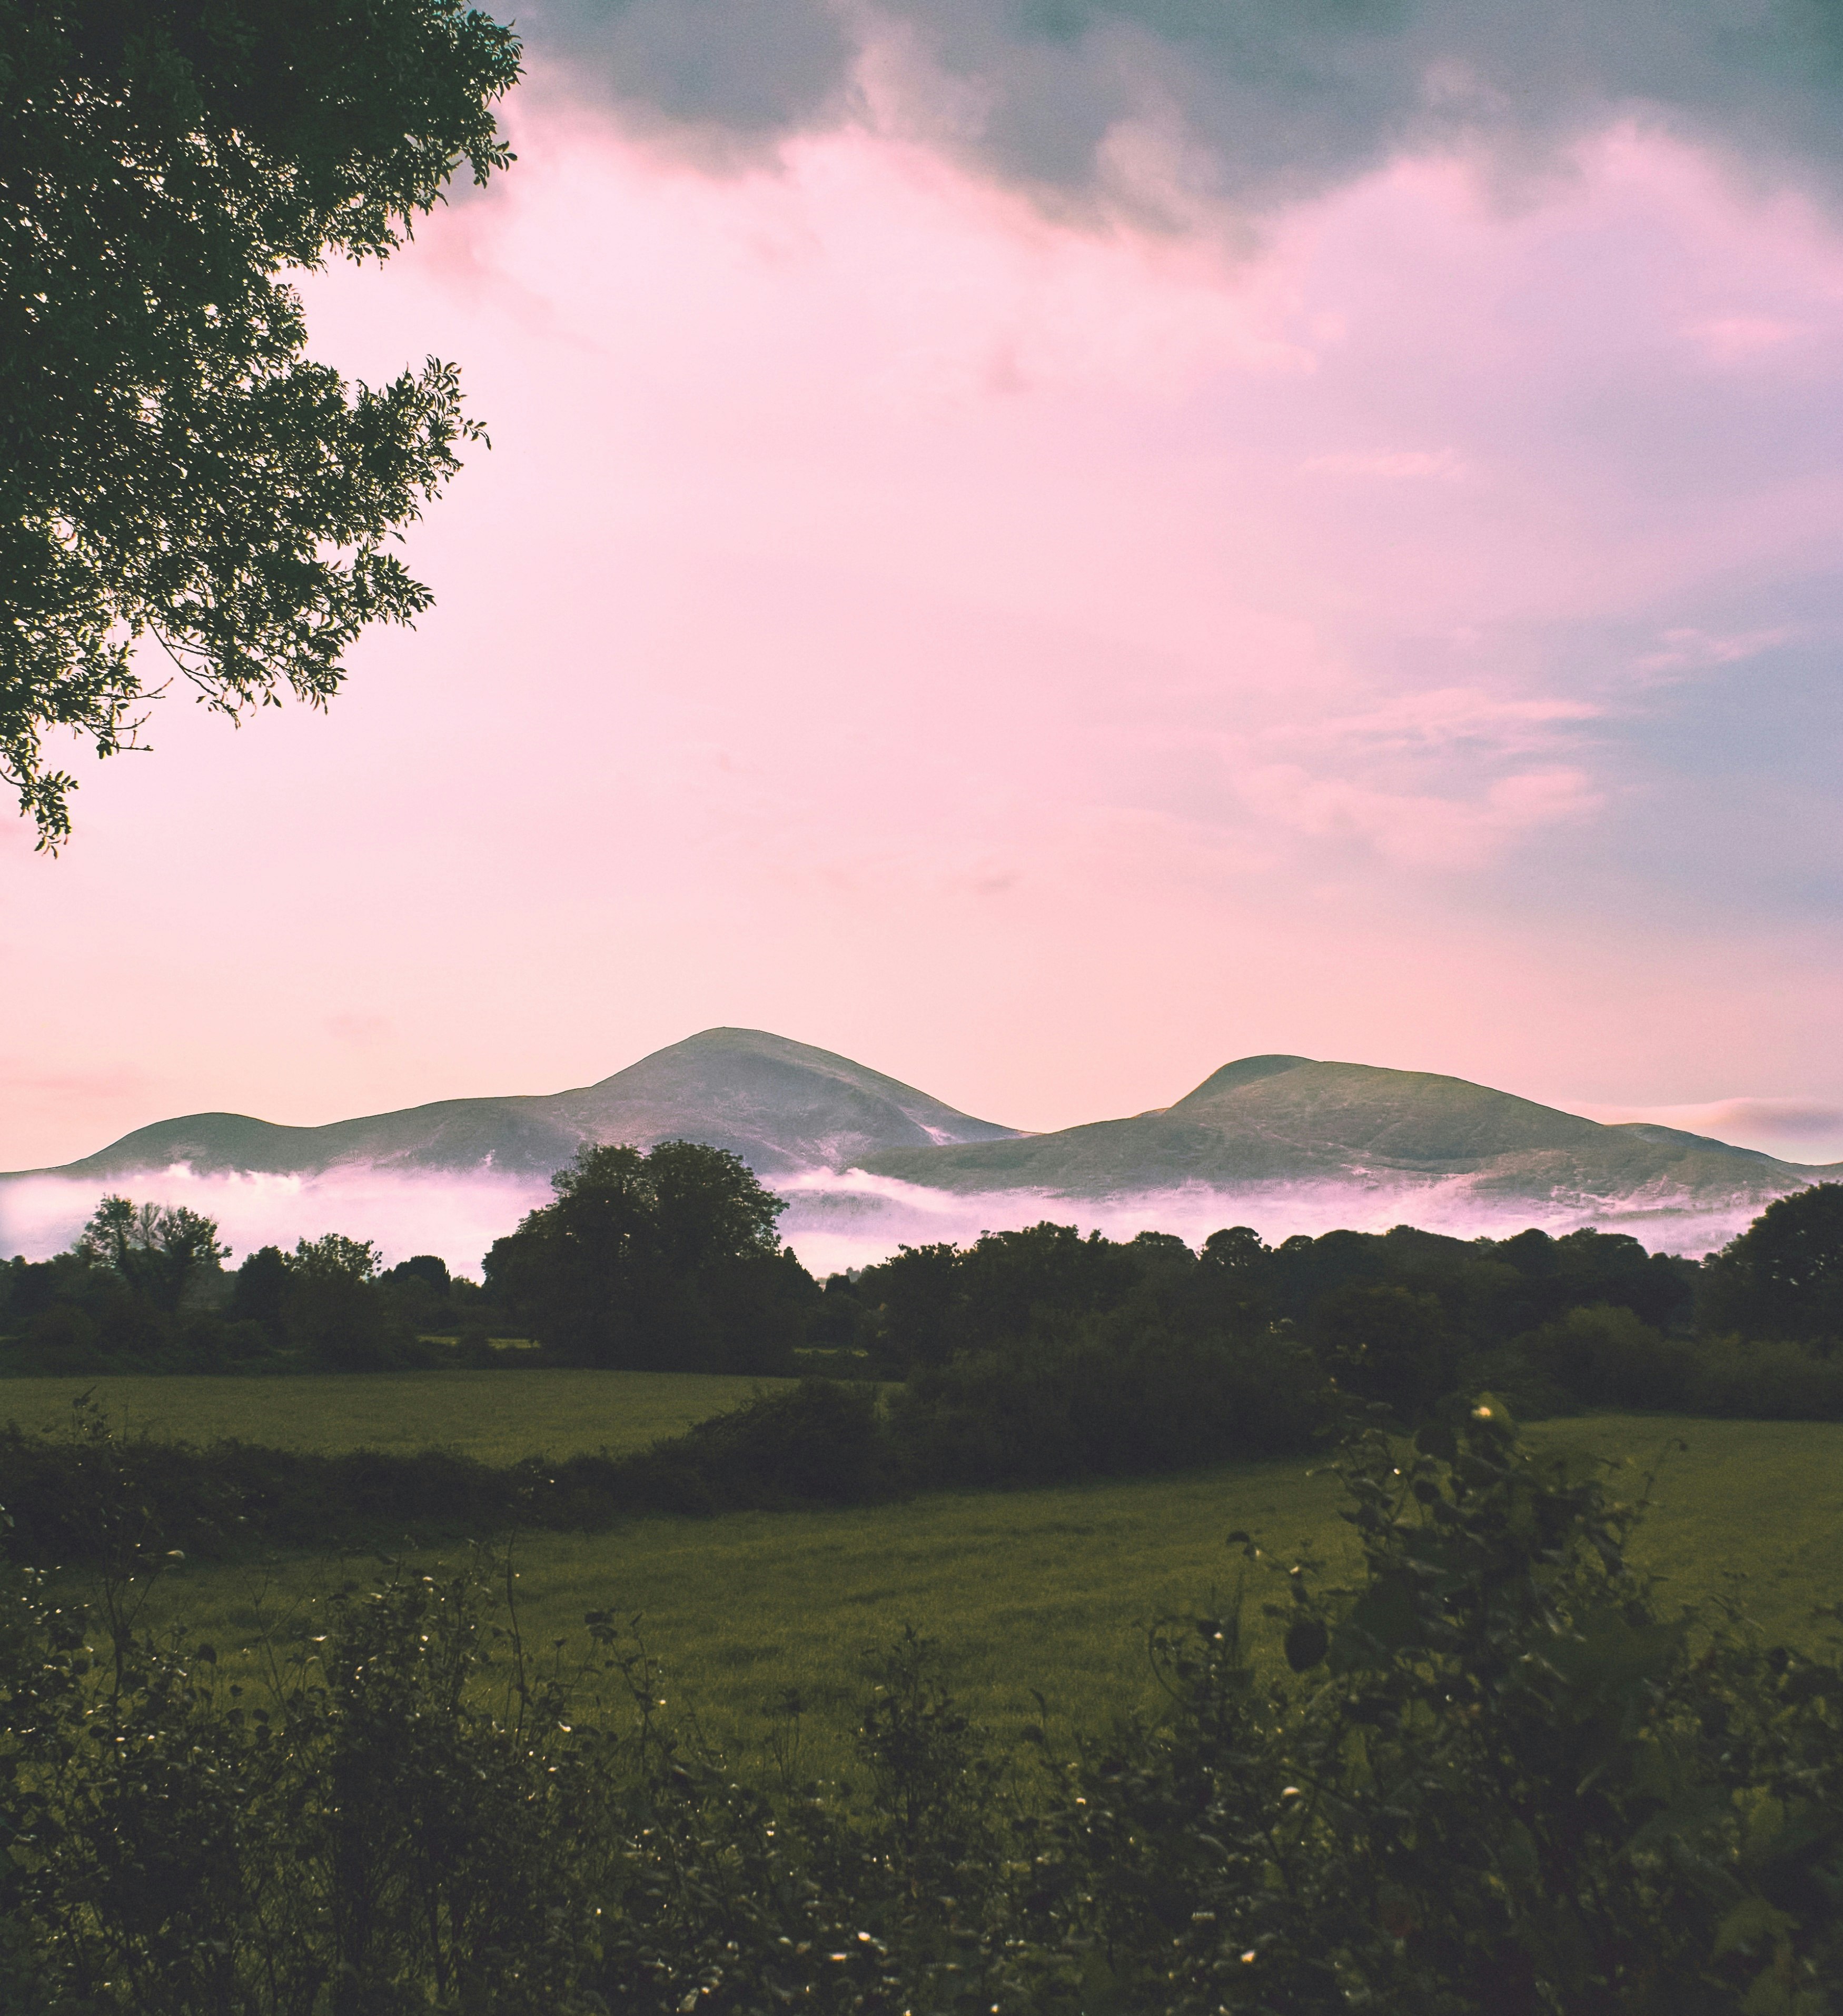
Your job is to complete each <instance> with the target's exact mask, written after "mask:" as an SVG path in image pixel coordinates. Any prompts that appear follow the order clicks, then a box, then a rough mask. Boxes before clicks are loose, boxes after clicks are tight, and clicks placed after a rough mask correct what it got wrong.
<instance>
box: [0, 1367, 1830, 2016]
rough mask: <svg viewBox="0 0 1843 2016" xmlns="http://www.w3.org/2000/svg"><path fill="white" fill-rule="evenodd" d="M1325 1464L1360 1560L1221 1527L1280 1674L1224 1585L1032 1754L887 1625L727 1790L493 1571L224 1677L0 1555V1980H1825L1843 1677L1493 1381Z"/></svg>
mask: <svg viewBox="0 0 1843 2016" xmlns="http://www.w3.org/2000/svg"><path fill="white" fill-rule="evenodd" d="M811 1404H812V1406H814V1407H815V1409H817V1408H818V1407H819V1402H818V1401H817V1400H816V1399H813V1400H812V1402H811ZM826 1404H827V1405H830V1402H827V1403H826ZM838 1419H839V1420H840V1421H843V1420H844V1416H843V1415H842V1414H841V1415H840V1416H839V1417H838ZM1340 1467H1341V1471H1342V1474H1343V1478H1344V1485H1345V1490H1346V1507H1347V1510H1346V1515H1345V1516H1346V1517H1348V1518H1349V1520H1350V1521H1352V1525H1354V1527H1355V1529H1356V1532H1357V1534H1358V1536H1359V1539H1360V1541H1361V1543H1362V1551H1363V1568H1362V1574H1361V1577H1360V1579H1359V1582H1358V1585H1357V1586H1356V1587H1355V1588H1354V1589H1350V1590H1345V1591H1328V1592H1322V1593H1321V1592H1320V1591H1319V1589H1318V1588H1317V1586H1316V1582H1315V1580H1314V1577H1313V1573H1312V1568H1311V1564H1308V1563H1299V1564H1277V1565H1276V1566H1274V1565H1273V1564H1268V1563H1267V1561H1266V1557H1265V1556H1263V1555H1262V1554H1261V1553H1260V1552H1259V1550H1258V1549H1256V1548H1255V1547H1254V1546H1253V1543H1251V1541H1249V1540H1248V1539H1247V1536H1246V1535H1230V1540H1231V1543H1232V1544H1234V1545H1236V1546H1240V1549H1241V1550H1242V1553H1243V1557H1244V1569H1245V1570H1246V1571H1247V1573H1248V1574H1250V1575H1260V1574H1261V1573H1262V1570H1263V1568H1266V1567H1269V1566H1273V1573H1274V1582H1273V1588H1274V1594H1275V1598H1276V1600H1275V1601H1274V1602H1273V1603H1272V1604H1269V1605H1267V1606H1265V1607H1267V1608H1268V1609H1269V1610H1270V1611H1272V1612H1273V1613H1274V1614H1275V1615H1276V1619H1277V1621H1278V1622H1279V1623H1280V1625H1283V1628H1284V1654H1285V1662H1286V1670H1285V1671H1283V1672H1280V1673H1277V1674H1272V1673H1263V1672H1260V1671H1258V1669H1256V1668H1255V1666H1254V1665H1253V1664H1252V1663H1251V1661H1250V1659H1249V1658H1248V1656H1247V1647H1246V1639H1245V1632H1244V1622H1245V1617H1246V1606H1245V1605H1244V1604H1242V1603H1241V1601H1240V1600H1239V1599H1238V1600H1237V1601H1236V1603H1235V1604H1233V1605H1232V1606H1231V1607H1229V1608H1228V1609H1227V1610H1226V1611H1219V1612H1218V1613H1216V1614H1214V1615H1207V1616H1200V1617H1196V1618H1188V1619H1175V1620H1171V1621H1168V1622H1165V1623H1164V1624H1162V1625H1159V1626H1158V1627H1157V1628H1156V1629H1155V1630H1154V1634H1153V1651H1154V1658H1155V1661H1156V1663H1157V1668H1158V1671H1159V1672H1160V1675H1161V1678H1162V1679H1163V1680H1164V1687H1165V1690H1166V1694H1167V1697H1168V1698H1167V1701H1166V1705H1165V1706H1164V1708H1163V1709H1162V1710H1161V1712H1160V1713H1159V1714H1158V1715H1157V1716H1156V1717H1155V1718H1154V1719H1150V1720H1146V1721H1136V1720H1135V1719H1133V1718H1132V1716H1131V1715H1121V1716H1120V1717H1118V1718H1117V1719H1116V1720H1115V1721H1114V1723H1113V1725H1112V1726H1110V1728H1108V1729H1107V1730H1106V1731H1105V1732H1096V1733H1093V1734H1092V1735H1090V1736H1088V1737H1083V1738H1081V1739H1078V1743H1077V1745H1076V1749H1075V1753H1074V1755H1072V1756H1070V1757H1067V1758H1064V1759H1058V1758H1056V1757H1054V1756H1053V1755H1049V1752H1048V1750H1047V1746H1046V1744H1045V1743H1044V1741H1043V1739H1042V1733H1041V1732H1040V1731H1033V1732H1030V1733H1029V1737H1030V1738H1031V1739H1034V1740H1027V1741H1026V1743H1025V1744H1024V1746H1023V1747H1022V1750H1021V1752H1020V1754H1019V1755H1015V1756H1007V1755H1003V1754H1002V1753H1000V1752H998V1751H995V1748H994V1746H993V1745H992V1743H991V1741H990V1740H989V1739H988V1737H986V1736H985V1735H984V1733H982V1732H981V1730H979V1729H978V1728H977V1726H975V1725H974V1723H973V1722H972V1721H971V1720H970V1718H969V1717H968V1716H967V1715H966V1714H965V1712H963V1710H962V1709H961V1708H960V1707H959V1705H958V1704H956V1702H955V1701H953V1699H952V1696H951V1694H949V1693H948V1690H947V1689H946V1687H945V1685H944V1683H943V1678H942V1669H941V1661H940V1659H939V1657H938V1653H937V1651H936V1649H935V1648H934V1647H930V1646H929V1645H928V1644H927V1643H926V1642H925V1641H923V1640H920V1639H919V1638H917V1637H916V1636H915V1634H914V1633H913V1632H912V1631H905V1632H904V1633H902V1635H901V1636H899V1637H898V1639H897V1640H895V1643H893V1644H891V1645H889V1646H888V1647H886V1648H884V1651H882V1652H881V1653H880V1654H877V1656H875V1657H874V1658H873V1659H872V1660H871V1661H870V1663H869V1668H868V1670H867V1672H866V1682H867V1683H868V1685H867V1690H866V1694H865V1695H864V1697H863V1702H862V1723H861V1726H860V1730H859V1744H858V1748H859V1755H860V1759H861V1761H862V1765H863V1766H864V1769H863V1772H862V1779H863V1783H862V1786H861V1787H860V1788H859V1789H857V1790H854V1789H853V1788H852V1787H851V1786H849V1785H845V1784H815V1783H812V1782H806V1783H801V1782H799V1781H798V1780H797V1771H796V1770H795V1769H794V1759H795V1746H794V1744H793V1743H792V1742H791V1741H784V1742H783V1743H781V1744H779V1746H778V1751H777V1754H778V1755H779V1757H780V1759H781V1763H782V1766H783V1768H782V1770H781V1772H780V1774H779V1775H780V1779H781V1782H780V1784H779V1786H778V1787H776V1786H773V1785H762V1786H751V1785H748V1784H743V1783H741V1782H739V1780H738V1779H737V1778H736V1776H735V1775H734V1774H733V1773H732V1772H730V1771H729V1770H727V1769H724V1768H723V1766H722V1760H721V1759H717V1758H715V1757H712V1756H711V1755H708V1754H707V1753H706V1752H704V1751H701V1750H700V1748H699V1747H698V1745H697V1744H696V1743H695V1742H694V1741H687V1740H686V1738H685V1737H683V1736H682V1734H681V1733H680V1732H679V1730H677V1729H675V1727H674V1726H672V1725H671V1723H670V1722H669V1721H668V1719H667V1717H666V1716H665V1715H664V1714H662V1713H661V1710H662V1709H663V1708H664V1697H665V1696H666V1694H667V1690H666V1689H665V1687H664V1686H663V1685H662V1684H661V1676H660V1674H659V1672H658V1670H657V1668H656V1667H654V1666H653V1664H652V1663H651V1662H650V1660H648V1659H647V1658H646V1655H645V1653H644V1651H643V1648H641V1647H639V1646H638V1645H636V1644H635V1643H633V1642H632V1640H631V1639H629V1638H628V1637H627V1636H625V1635H624V1634H623V1633H621V1631H620V1630H619V1629H617V1627H616V1626H615V1625H614V1622H613V1620H612V1619H611V1618H610V1616H608V1615H607V1614H605V1613H594V1614H592V1615H591V1617H590V1618H589V1620H588V1621H589V1625H590V1626H591V1629H592V1633H593V1637H594V1642H595V1646H596V1651H595V1652H594V1654H593V1655H592V1658H591V1659H590V1660H589V1661H588V1662H587V1663H586V1664H585V1665H583V1666H581V1668H578V1669H571V1670H567V1671H566V1670H562V1669H559V1667H558V1666H557V1665H556V1664H555V1662H554V1661H544V1662H540V1661H538V1660H537V1659H536V1658H534V1657H533V1656H532V1654H531V1652H530V1651H529V1650H528V1649H527V1647H526V1646H525V1644H524V1641H523V1640H522V1638H521V1636H520V1633H519V1629H518V1620H517V1612H516V1610H515V1609H513V1608H509V1607H506V1606H505V1605H504V1604H502V1603H501V1602H499V1600H498V1596H499V1592H501V1591H509V1589H511V1588H512V1586H513V1582H512V1579H511V1577H510V1575H509V1569H508V1567H507V1564H506V1563H505V1562H504V1561H494V1560H492V1559H491V1557H478V1558H477V1559H476V1561H475V1562H474V1563H473V1564H472V1565H471V1566H470V1568H467V1569H465V1570H463V1571H460V1572H457V1573H448V1572H444V1573H442V1574H440V1575H412V1574H409V1573H405V1572H402V1571H394V1572H392V1573H391V1574H390V1575H387V1578H386V1579H384V1581H383V1582H382V1584H381V1585H380V1586H376V1587H375V1588H373V1589H369V1590H365V1589H354V1590H351V1591H350V1592H348V1593H346V1594H344V1595H342V1596H341V1597H337V1598H335V1599H333V1600H332V1602H331V1603H330V1604H329V1605H327V1606H326V1609H325V1611H323V1612H322V1615H321V1616H320V1617H319V1618H317V1619H316V1623H317V1624H318V1625H323V1627H324V1628H323V1629H313V1630H311V1631H310V1632H309V1633H308V1636H307V1638H306V1639H305V1640H304V1641H302V1642H301V1643H298V1644H294V1645H283V1644H279V1643H275V1642H274V1641H271V1642H270V1643H269V1644H268V1651H269V1654H270V1655H271V1656H270V1659H269V1662H268V1667H267V1674H268V1678H267V1680H266V1682H265V1683H264V1684H263V1685H261V1687H257V1688H254V1689H252V1690H250V1691H248V1692H243V1691H240V1690H239V1689H238V1688H237V1687H234V1686H230V1685H226V1684H225V1683H223V1682H222V1681H221V1680H220V1679H219V1678H218V1672H217V1661H216V1658H215V1656H214V1653H213V1651H212V1650H211V1647H209V1646H206V1645H193V1644H191V1643H189V1642H188V1641H186V1640H185V1639H184V1638H183V1637H178V1638H175V1639H172V1640H167V1641H164V1642H160V1643H156V1642H153V1641H152V1640H148V1639H146V1637H144V1636H136V1634H135V1632H134V1630H133V1629H132V1625H131V1622H130V1621H129V1620H128V1617H127V1610H126V1606H125V1605H124V1603H123V1602H122V1600H121V1575H120V1572H119V1570H118V1569H117V1570H111V1571H110V1573H109V1574H108V1575H105V1577H104V1578H103V1582H102V1585H101V1588H100V1590H99V1614H98V1615H95V1616H94V1617H90V1618H86V1617H85V1616H84V1615H82V1614H81V1612H80V1611H74V1610H73V1609H72V1608H71V1607H68V1606H64V1607H59V1605H58V1604H56V1603H54V1602H53V1601H52V1600H50V1599H49V1597H48V1595H47V1593H46V1592H45V1589H44V1588H43V1586H42V1585H41V1584H40V1583H39V1582H37V1581H36V1580H35V1579H34V1578H33V1577H32V1576H31V1575H27V1574H23V1573H21V1572H20V1571H16V1570H15V1571H0V1721H3V1723H4V1726H5V1730H6V1731H7V1734H8V1741H7V1744H6V1745H5V1748H3V1749H0V1783H3V1784H4V1787H5V1798H0V1925H3V1926H5V1928H6V1935H5V1939H4V1940H3V1941H0V1987H4V1988H5V1989H6V1990H7V1991H8V1993H9V2001H8V2004H7V2006H8V2007H9V2008H10V2007H13V2006H15V2005H16V2006H18V2007H21V2008H22V2009H29V2010H31V2011H48V2012H56V2016H113V2012H121V2016H201V2013H202V2012H203V2011H232V2010H234V2011H237V2012H238V2016H322V2013H323V2016H387V2013H388V2016H396V2012H398V2011H407V2010H412V2009H428V2010H432V2011H454V2012H456V2016H460V2012H464V2011H470V2010H474V2009H478V2010H483V2011H497V2012H501V2016H539V2012H543V2016H596V2012H607V2011H621V2016H691V2012H696V2011H707V2012H708V2016H759V2012H767V2011H773V2010H776V2009H780V2008H800V2009H804V2010H808V2011H813V2012H816V2016H901V2012H903V2011H917V2012H919V2011H927V2012H930V2016H953V2013H954V2012H966V2016H972V2012H974V2011H990V2010H992V2009H993V2008H997V2009H999V2011H1001V2012H1006V2011H1010V2012H1027V2011H1028V2012H1029V2016H1101V2012H1108V2011H1121V2012H1124V2011H1131V2012H1132V2016H1206V2012H1207V2016H1223V2012H1227V2016H1234V2012H1245V2016H1334V2012H1336V2016H1344V2012H1347V2011H1349V2010H1352V2009H1353V2008H1354V2009H1366V2010H1370V2011H1377V2012H1384V2011H1387V2012H1391V2016H1392V2012H1395V2011H1403V2012H1406V2011H1414V2012H1416V2016H1646V2012H1679V2011H1680V2012H1682V2016H1717V2012H1722V2016H1740V2012H1746V2016H1825V2012H1834V2011H1835V2010H1836V2009H1837V2007H1838V1999H1837V1992H1836V1983H1837V1982H1838V1980H1839V1979H1843V1901H1840V1900H1843V1724H1840V1723H1839V1708H1840V1707H1843V1668H1840V1667H1839V1665H1838V1663H1837V1661H1835V1660H1834V1659H1831V1658H1816V1657H1812V1656H1809V1655H1808V1654H1804V1653H1802V1652H1798V1651H1793V1650H1791V1649H1790V1648H1787V1647H1783V1646H1770V1647H1769V1646H1762V1644H1761V1643H1759V1642H1758V1637H1757V1636H1756V1635H1755V1634H1754V1633H1751V1632H1750V1631H1749V1630H1748V1628H1747V1627H1746V1625H1745V1624H1744V1621H1743V1620H1740V1619H1738V1618H1736V1617H1735V1616H1733V1615H1732V1614H1731V1613H1730V1612H1728V1611H1725V1610H1717V1611H1713V1612H1712V1613H1710V1614H1708V1615H1696V1614H1694V1613H1686V1614H1684V1615H1680V1616H1676V1617H1667V1616H1665V1615H1662V1614H1661V1613H1660V1611H1659V1610H1658V1607H1657V1604H1656V1602H1655V1598H1654V1591H1653V1590H1652V1589H1651V1588H1650V1586H1648V1585H1647V1582H1645V1581H1644V1580H1643V1578H1642V1577H1640V1575H1637V1574H1636V1573H1635V1572H1634V1571H1632V1569H1631V1568H1630V1567H1629V1565H1628V1564H1627V1560H1626V1546H1627V1543H1628V1542H1629V1539H1630V1536H1631V1534H1632V1529H1633V1526H1634V1524H1635V1521H1636V1512H1635V1510H1633V1508H1632V1507H1630V1506H1629V1505H1625V1504H1622V1503H1620V1502H1618V1499H1616V1498H1615V1497H1614V1496H1613V1494H1612V1492H1611V1490H1610V1489H1609V1487H1608V1483H1607V1480H1606V1479H1605V1478H1604V1477H1603V1476H1601V1475H1600V1474H1598V1473H1597V1472H1596V1471H1594V1470H1593V1469H1591V1468H1589V1469H1588V1470H1586V1471H1579V1470H1575V1471H1571V1470H1569V1469H1568V1468H1567V1467H1563V1466H1560V1465H1557V1464H1554V1463H1541V1462H1538V1461H1535V1460H1532V1459H1531V1458H1530V1457H1529V1456H1528V1455H1527V1454H1526V1453H1524V1452H1523V1451H1522V1450H1521V1448H1520V1446H1519V1445H1518V1442H1517V1437H1516V1434H1515V1431H1514V1427H1512V1425H1511V1424H1510V1420H1509V1419H1508V1417H1506V1415H1505V1414H1504V1413H1503V1410H1502V1409H1501V1408H1500V1407H1499V1406H1496V1404H1495V1403H1481V1405H1480V1406H1478V1408H1476V1409H1474V1410H1471V1411H1470V1412H1469V1413H1466V1414H1465V1415H1463V1416H1462V1417H1461V1418H1460V1420H1459V1421H1458V1422H1457V1423H1456V1424H1453V1425H1452V1426H1447V1427H1442V1426H1441V1425H1439V1424H1432V1425H1429V1426H1427V1427H1424V1428H1423V1429H1422V1431H1420V1435H1419V1436H1418V1437H1417V1438H1416V1445H1415V1446H1414V1447H1413V1449H1408V1448H1406V1447H1405V1446H1404V1445H1402V1442H1399V1441H1398V1440H1397V1439H1395V1438H1388V1437H1384V1436H1383V1435H1380V1434H1377V1433H1375V1432H1373V1431H1358V1432H1355V1433H1353V1434H1352V1435H1350V1436H1349V1437H1348V1438H1347V1440H1346V1441H1345V1442H1344V1445H1343V1448H1342V1451H1341V1459H1340ZM92 1643H94V1645H95V1647H96V1648H97V1649H98V1650H99V1651H101V1652H102V1653H103V1658H102V1659H101V1660H100V1661H97V1660H95V1659H94V1658H92V1652H91V1650H90V1647H91V1646H92ZM671 1691H672V1692H673V1693H675V1692H676V1690H671Z"/></svg>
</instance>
